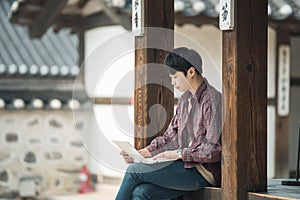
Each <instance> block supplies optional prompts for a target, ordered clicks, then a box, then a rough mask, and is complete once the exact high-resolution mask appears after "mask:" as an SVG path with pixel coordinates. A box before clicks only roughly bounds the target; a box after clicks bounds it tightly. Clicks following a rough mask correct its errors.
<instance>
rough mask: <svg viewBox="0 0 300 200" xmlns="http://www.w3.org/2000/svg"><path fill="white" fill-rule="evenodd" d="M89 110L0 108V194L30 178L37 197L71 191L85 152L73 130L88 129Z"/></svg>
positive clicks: (74, 186) (13, 188) (12, 189)
mask: <svg viewBox="0 0 300 200" xmlns="http://www.w3.org/2000/svg"><path fill="white" fill-rule="evenodd" d="M87 115H88V113H87V112H82V113H81V114H80V119H78V120H77V121H76V122H75V121H74V120H73V112H72V110H56V111H53V110H34V111H30V110H29V111H28V110H11V111H10V110H0V194H1V193H5V192H9V191H18V190H19V186H20V180H26V179H31V180H32V179H33V180H35V182H36V183H37V192H38V194H37V196H38V197H40V198H43V197H44V196H47V195H52V194H62V193H72V192H76V191H77V189H78V186H79V184H78V171H79V170H80V169H81V167H82V166H83V165H87V162H88V160H87V159H88V153H87V151H86V150H85V149H84V147H83V144H82V143H81V140H80V138H79V136H78V134H77V133H76V131H75V127H76V128H77V129H80V130H83V131H84V130H87V128H88V124H87V122H88V116H87Z"/></svg>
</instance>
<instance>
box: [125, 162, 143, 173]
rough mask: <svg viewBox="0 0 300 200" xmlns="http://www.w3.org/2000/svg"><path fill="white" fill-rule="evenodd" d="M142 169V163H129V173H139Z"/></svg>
mask: <svg viewBox="0 0 300 200" xmlns="http://www.w3.org/2000/svg"><path fill="white" fill-rule="evenodd" d="M140 171H141V166H140V163H132V164H130V165H128V167H127V170H126V172H128V173H138V172H140Z"/></svg>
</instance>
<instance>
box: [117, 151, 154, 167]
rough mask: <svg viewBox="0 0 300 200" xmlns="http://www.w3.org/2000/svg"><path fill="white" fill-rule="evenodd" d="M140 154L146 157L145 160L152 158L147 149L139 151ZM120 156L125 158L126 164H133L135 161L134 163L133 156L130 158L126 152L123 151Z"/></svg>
mask: <svg viewBox="0 0 300 200" xmlns="http://www.w3.org/2000/svg"><path fill="white" fill-rule="evenodd" d="M139 153H140V154H142V156H144V157H145V158H150V157H152V155H151V153H150V152H149V151H148V149H147V148H144V149H141V150H139ZM120 155H122V156H123V158H124V160H125V162H126V163H128V164H130V163H133V161H134V160H133V158H132V157H131V156H129V155H128V154H127V153H125V152H124V151H121V152H120Z"/></svg>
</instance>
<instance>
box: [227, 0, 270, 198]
mask: <svg viewBox="0 0 300 200" xmlns="http://www.w3.org/2000/svg"><path fill="white" fill-rule="evenodd" d="M266 10H267V0H260V1H257V0H248V1H234V13H235V16H234V20H235V27H234V29H233V30H231V31H223V65H222V66H223V73H222V76H223V110H224V113H223V114H224V127H223V133H222V199H224V200H228V199H231V200H244V199H247V198H248V196H247V191H256V192H262V191H266V190H267V12H266Z"/></svg>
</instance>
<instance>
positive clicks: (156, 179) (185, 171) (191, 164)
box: [116, 47, 221, 200]
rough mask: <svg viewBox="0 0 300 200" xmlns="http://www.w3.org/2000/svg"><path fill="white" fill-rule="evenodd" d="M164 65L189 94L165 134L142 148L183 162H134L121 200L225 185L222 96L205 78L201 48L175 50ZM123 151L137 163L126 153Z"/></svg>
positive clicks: (150, 154)
mask: <svg viewBox="0 0 300 200" xmlns="http://www.w3.org/2000/svg"><path fill="white" fill-rule="evenodd" d="M164 64H165V65H167V66H168V67H169V68H171V69H172V70H171V73H170V77H171V79H172V85H173V86H174V87H175V88H176V89H177V90H179V91H180V92H184V93H183V95H182V96H181V98H180V101H179V103H178V107H177V110H176V113H175V115H174V117H173V119H172V121H171V123H170V125H169V127H168V129H167V130H166V132H165V133H164V135H163V136H160V137H157V138H155V139H154V140H153V141H152V142H151V144H150V145H149V146H147V147H146V148H144V149H141V150H140V151H139V152H140V153H141V154H142V155H143V156H144V157H153V158H154V159H157V158H174V159H177V160H176V161H174V162H170V163H168V164H167V165H166V164H165V165H164V166H163V165H162V164H153V165H146V164H142V163H134V164H131V165H129V167H128V168H127V171H126V174H125V176H124V179H123V182H122V184H121V186H120V189H119V192H118V194H117V197H116V199H117V200H130V199H134V200H139V199H140V200H146V199H155V200H157V199H170V198H175V197H178V196H180V195H182V194H184V193H186V192H187V191H192V190H198V189H202V188H204V187H205V186H209V185H214V186H218V185H220V179H221V169H220V168H221V166H220V160H221V142H220V139H221V94H220V93H219V92H218V91H217V90H216V89H215V88H213V87H212V86H211V85H209V84H208V82H207V80H206V79H205V78H203V77H202V75H201V74H202V59H201V57H200V55H199V54H198V53H197V52H196V51H194V50H192V49H188V48H184V47H182V48H177V49H174V50H173V51H172V52H169V53H168V55H167V56H166V58H165V61H164ZM207 67H209V66H207ZM121 155H123V157H124V159H125V161H126V162H127V163H133V160H132V158H131V157H129V156H128V155H127V154H126V153H124V152H121Z"/></svg>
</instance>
